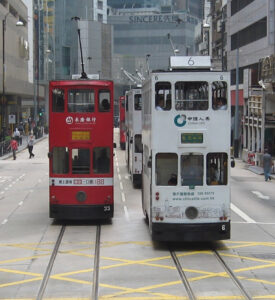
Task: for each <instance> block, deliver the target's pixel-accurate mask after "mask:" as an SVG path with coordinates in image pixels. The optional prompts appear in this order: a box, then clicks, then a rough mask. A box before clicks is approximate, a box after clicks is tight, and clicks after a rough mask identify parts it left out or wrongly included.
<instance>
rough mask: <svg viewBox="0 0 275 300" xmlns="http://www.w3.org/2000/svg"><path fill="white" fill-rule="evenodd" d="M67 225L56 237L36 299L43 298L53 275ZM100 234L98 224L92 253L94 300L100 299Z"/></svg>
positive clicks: (91, 297)
mask: <svg viewBox="0 0 275 300" xmlns="http://www.w3.org/2000/svg"><path fill="white" fill-rule="evenodd" d="M66 227H67V226H66V225H62V226H61V228H60V232H59V234H58V237H57V239H56V242H55V245H54V248H53V251H52V253H51V257H50V259H49V262H48V265H47V267H46V271H45V273H44V275H43V279H42V281H41V284H40V287H39V290H38V294H37V296H36V298H35V299H36V300H42V299H44V296H45V291H46V288H47V286H48V282H49V279H50V277H51V272H52V269H53V266H54V264H55V261H56V257H57V254H58V252H59V249H60V247H61V245H62V239H63V236H64V233H65V230H66ZM100 235H101V226H100V225H97V226H96V238H95V247H94V252H93V253H92V255H93V256H94V262H93V269H92V270H93V277H92V292H91V295H90V299H92V300H98V287H99V262H100Z"/></svg>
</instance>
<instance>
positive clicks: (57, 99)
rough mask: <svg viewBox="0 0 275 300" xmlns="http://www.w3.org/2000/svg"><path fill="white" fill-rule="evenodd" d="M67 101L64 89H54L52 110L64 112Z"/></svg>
mask: <svg viewBox="0 0 275 300" xmlns="http://www.w3.org/2000/svg"><path fill="white" fill-rule="evenodd" d="M64 108H65V101H64V91H63V90H60V89H53V90H52V111H53V112H64Z"/></svg>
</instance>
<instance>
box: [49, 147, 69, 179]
mask: <svg viewBox="0 0 275 300" xmlns="http://www.w3.org/2000/svg"><path fill="white" fill-rule="evenodd" d="M52 157H53V159H52V170H53V173H54V174H68V173H69V150H68V148H67V147H54V148H53V156H52Z"/></svg>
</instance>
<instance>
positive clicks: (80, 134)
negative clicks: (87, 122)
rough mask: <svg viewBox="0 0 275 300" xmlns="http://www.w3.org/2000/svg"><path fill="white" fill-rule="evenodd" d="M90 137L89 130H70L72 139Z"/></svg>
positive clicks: (81, 139) (86, 138)
mask: <svg viewBox="0 0 275 300" xmlns="http://www.w3.org/2000/svg"><path fill="white" fill-rule="evenodd" d="M90 138H91V135H90V131H72V140H73V141H89V140H90Z"/></svg>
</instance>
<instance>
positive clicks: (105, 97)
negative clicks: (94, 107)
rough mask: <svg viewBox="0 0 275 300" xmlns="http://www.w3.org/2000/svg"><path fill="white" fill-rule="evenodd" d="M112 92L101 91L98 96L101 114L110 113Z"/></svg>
mask: <svg viewBox="0 0 275 300" xmlns="http://www.w3.org/2000/svg"><path fill="white" fill-rule="evenodd" d="M110 103H111V102H110V92H109V91H99V96H98V107H99V108H98V110H99V111H100V112H108V111H110V108H111V104H110Z"/></svg>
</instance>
